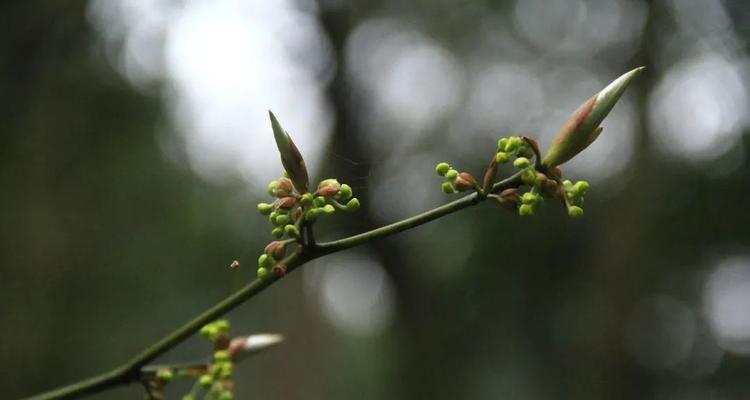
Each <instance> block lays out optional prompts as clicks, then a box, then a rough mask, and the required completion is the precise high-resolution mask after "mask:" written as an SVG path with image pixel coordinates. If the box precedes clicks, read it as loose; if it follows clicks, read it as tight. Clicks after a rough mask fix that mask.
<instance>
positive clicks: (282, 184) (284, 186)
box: [273, 178, 294, 197]
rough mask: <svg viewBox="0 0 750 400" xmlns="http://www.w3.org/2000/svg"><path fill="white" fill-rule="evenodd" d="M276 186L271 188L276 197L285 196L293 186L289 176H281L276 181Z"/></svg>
mask: <svg viewBox="0 0 750 400" xmlns="http://www.w3.org/2000/svg"><path fill="white" fill-rule="evenodd" d="M277 182H278V183H277V185H276V187H275V188H274V189H273V195H274V196H276V197H285V196H289V195H291V194H292V192H293V191H294V186H293V185H292V181H291V180H290V179H289V178H281V179H279V180H278V181H277Z"/></svg>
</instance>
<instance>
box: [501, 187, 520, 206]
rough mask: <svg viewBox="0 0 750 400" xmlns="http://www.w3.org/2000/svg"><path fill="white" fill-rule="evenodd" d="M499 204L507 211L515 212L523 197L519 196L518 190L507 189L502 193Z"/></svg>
mask: <svg viewBox="0 0 750 400" xmlns="http://www.w3.org/2000/svg"><path fill="white" fill-rule="evenodd" d="M497 202H498V203H499V204H500V207H502V208H504V209H506V210H515V209H516V207H518V205H519V204H521V197H520V196H519V195H518V190H516V189H505V190H503V191H502V192H500V196H498V197H497Z"/></svg>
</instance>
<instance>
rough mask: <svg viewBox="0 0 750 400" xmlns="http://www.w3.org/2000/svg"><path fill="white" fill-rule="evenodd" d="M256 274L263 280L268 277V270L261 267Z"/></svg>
mask: <svg viewBox="0 0 750 400" xmlns="http://www.w3.org/2000/svg"><path fill="white" fill-rule="evenodd" d="M256 274H257V275H258V278H263V277H265V276H266V275H268V269H267V268H263V267H260V268H258V271H257V272H256Z"/></svg>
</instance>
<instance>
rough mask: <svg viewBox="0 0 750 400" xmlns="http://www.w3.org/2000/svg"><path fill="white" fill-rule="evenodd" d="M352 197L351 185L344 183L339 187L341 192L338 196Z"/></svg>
mask: <svg viewBox="0 0 750 400" xmlns="http://www.w3.org/2000/svg"><path fill="white" fill-rule="evenodd" d="M350 197H352V188H351V186H349V185H347V184H346V183H342V184H341V188H340V189H339V193H338V194H337V195H336V198H337V199H343V200H346V199H348V198H350Z"/></svg>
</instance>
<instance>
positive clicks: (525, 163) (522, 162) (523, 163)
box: [513, 157, 531, 168]
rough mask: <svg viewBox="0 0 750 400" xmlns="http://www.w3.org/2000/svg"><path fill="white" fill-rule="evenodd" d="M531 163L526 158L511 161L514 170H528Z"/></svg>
mask: <svg viewBox="0 0 750 400" xmlns="http://www.w3.org/2000/svg"><path fill="white" fill-rule="evenodd" d="M529 165H531V162H530V161H529V159H528V158H526V157H518V158H516V161H513V166H514V167H516V168H528V167H529Z"/></svg>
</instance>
